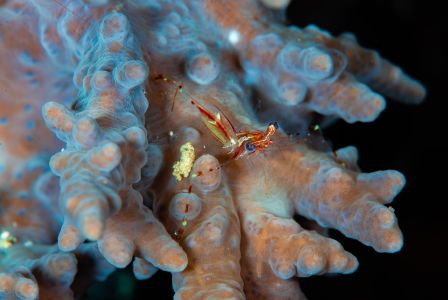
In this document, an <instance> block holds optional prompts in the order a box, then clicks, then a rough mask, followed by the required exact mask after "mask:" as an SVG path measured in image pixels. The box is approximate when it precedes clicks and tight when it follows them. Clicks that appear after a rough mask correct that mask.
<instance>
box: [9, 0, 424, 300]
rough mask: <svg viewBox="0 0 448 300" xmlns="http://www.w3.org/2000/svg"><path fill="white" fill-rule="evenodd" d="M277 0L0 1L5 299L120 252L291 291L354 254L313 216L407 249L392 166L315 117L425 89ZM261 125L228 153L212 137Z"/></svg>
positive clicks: (201, 276)
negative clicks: (370, 166)
mask: <svg viewBox="0 0 448 300" xmlns="http://www.w3.org/2000/svg"><path fill="white" fill-rule="evenodd" d="M288 2H289V1H279V0H263V1H255V0H244V1H243V0H240V1H215V0H204V1H195V0H189V1H187V0H186V1H180V0H179V1H175V0H173V1H169V0H165V1H163V0H160V1H156V0H146V1H145V0H133V1H125V2H113V1H107V0H103V1H101V0H96V1H95V0H90V1H87V0H86V1H80V0H75V1H69V0H67V1H62V0H60V1H50V0H32V1H27V0H14V1H3V2H0V57H2V58H4V57H8V58H9V59H2V60H1V61H0V78H1V83H0V139H1V143H2V144H1V148H0V179H1V190H0V216H1V218H0V228H1V240H0V255H1V256H0V259H1V260H0V298H1V299H15V298H19V299H36V298H37V297H40V299H73V297H75V296H76V295H78V294H79V295H81V294H82V292H83V291H84V290H85V288H86V287H87V286H88V285H89V284H90V283H91V282H92V281H94V280H103V279H105V278H106V277H107V276H108V274H110V273H111V272H112V271H113V270H114V269H115V268H124V267H126V266H128V265H129V264H131V263H132V265H133V271H134V274H135V276H136V278H137V279H147V278H149V277H151V276H152V275H153V274H154V273H155V272H156V271H157V269H161V270H164V271H168V272H171V273H172V276H173V288H174V290H175V298H176V299H246V298H247V299H304V298H305V296H304V295H303V293H302V292H301V290H300V287H299V283H298V278H300V277H309V276H313V275H321V274H326V273H342V274H347V273H352V272H354V271H355V270H356V268H357V267H358V261H357V259H356V258H355V257H354V256H353V255H352V254H351V253H349V252H347V251H345V250H344V249H343V247H342V245H341V244H340V243H339V242H337V241H336V240H334V239H332V238H329V237H328V235H327V228H333V229H336V230H338V231H340V232H341V233H342V234H344V235H345V236H347V237H350V238H353V239H356V240H359V241H360V242H361V243H363V244H365V245H367V246H371V247H373V248H374V249H375V250H376V251H378V252H389V253H392V252H397V251H399V250H400V249H401V247H402V245H403V238H402V234H401V231H400V229H399V227H398V223H397V219H396V217H395V214H394V210H393V208H391V207H390V206H389V203H390V202H391V201H393V199H394V197H395V196H396V195H397V194H398V193H399V192H400V190H401V189H402V188H403V186H404V184H405V178H404V176H403V175H402V174H401V173H400V172H398V171H394V170H381V171H376V172H370V173H363V172H361V170H360V169H359V167H358V165H357V159H358V151H357V149H356V148H355V147H354V146H347V147H344V148H341V149H331V148H330V147H329V146H328V145H327V144H326V143H325V142H324V140H323V138H322V137H321V133H320V131H321V128H325V127H326V126H330V125H331V124H332V123H333V122H334V121H335V120H337V119H342V120H343V121H345V122H348V123H354V122H371V121H373V120H375V119H376V118H377V117H378V116H379V114H380V113H381V112H382V111H383V110H384V108H385V106H386V101H385V99H384V96H387V97H390V98H392V99H395V100H398V101H401V102H404V103H406V104H418V103H420V102H421V101H422V100H423V98H424V97H425V89H424V88H423V87H422V85H421V84H420V83H418V82H417V81H415V80H413V79H412V78H410V77H409V76H407V75H406V74H405V73H403V71H402V70H401V69H400V68H399V67H397V66H395V65H393V64H392V63H390V62H389V61H387V60H385V59H383V58H382V57H381V56H380V55H379V54H378V53H377V52H375V51H373V50H368V49H364V48H362V47H361V46H360V45H359V44H358V42H357V41H356V39H355V37H354V36H353V35H352V34H349V33H346V34H342V35H340V36H337V37H334V36H332V35H331V34H330V33H328V32H326V31H324V30H321V29H319V28H317V27H316V26H312V25H311V26H308V27H305V28H297V27H294V26H289V27H288V26H286V25H285V20H284V17H283V15H284V14H283V10H284V8H285V7H286V6H287V5H288ZM192 103H197V104H199V105H201V107H204V109H205V110H206V113H209V114H210V115H211V116H212V117H213V118H215V119H217V120H218V121H222V122H227V120H229V121H230V122H229V124H230V123H231V124H232V125H227V126H225V127H226V128H224V129H226V130H224V129H223V128H220V129H219V128H218V129H215V130H213V129H211V128H214V127H215V128H216V127H219V126H217V125H216V120H215V123H214V124H212V125H210V124H211V123H213V121H212V122H210V119H209V120H206V118H204V115H205V113H204V111H202V112H201V111H200V109H198V106H197V105H196V106H195V105H193V104H192ZM210 115H209V117H210ZM273 121H276V122H277V124H278V125H279V127H278V128H277V130H276V133H275V134H274V135H273V136H272V144H269V145H268V146H267V147H266V148H265V149H256V151H255V152H252V151H249V150H250V149H249V148H245V151H246V152H244V154H245V155H243V156H242V157H240V158H239V159H234V158H235V156H233V158H232V154H231V153H230V154H229V151H230V152H232V151H235V149H232V148H231V149H230V150H229V149H224V148H223V145H222V140H220V139H219V138H218V139H217V138H216V132H217V130H218V131H219V130H220V131H221V132H222V131H226V132H228V131H235V132H239V133H241V132H264V130H265V129H266V127H267V125H268V124H269V123H271V122H273ZM232 126H233V127H234V128H232ZM187 143H189V144H187ZM244 143H245V142H244ZM185 145H189V146H185ZM243 145H246V144H243ZM192 148H193V149H194V158H193V153H192V151H193V150H192ZM186 149H189V150H188V151H187V150H186ZM173 166H174V167H175V168H176V170H179V169H178V168H181V167H182V172H180V173H175V175H177V176H173ZM190 168H191V170H190ZM176 172H177V171H176ZM179 174H181V175H179ZM295 216H301V217H304V219H303V220H304V222H303V224H299V223H298V222H297V221H296V219H295V218H294V217H295ZM310 296H311V297H312V295H310Z"/></svg>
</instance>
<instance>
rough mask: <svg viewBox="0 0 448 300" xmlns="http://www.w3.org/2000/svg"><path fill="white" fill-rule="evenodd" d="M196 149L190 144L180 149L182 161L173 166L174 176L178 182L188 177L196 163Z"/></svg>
mask: <svg viewBox="0 0 448 300" xmlns="http://www.w3.org/2000/svg"><path fill="white" fill-rule="evenodd" d="M194 158H195V155H194V147H193V145H192V144H191V143H190V142H187V143H185V144H183V145H182V146H181V147H180V160H179V161H176V162H175V163H174V165H173V176H174V177H176V179H177V181H181V180H182V176H183V177H188V175H189V174H190V171H191V168H192V167H193V162H194Z"/></svg>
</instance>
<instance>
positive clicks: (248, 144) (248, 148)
mask: <svg viewBox="0 0 448 300" xmlns="http://www.w3.org/2000/svg"><path fill="white" fill-rule="evenodd" d="M244 148H245V149H246V151H247V152H249V153H252V152H254V151H255V149H256V148H257V147H256V146H255V145H254V144H253V143H251V142H246V144H244Z"/></svg>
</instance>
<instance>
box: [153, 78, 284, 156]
mask: <svg viewBox="0 0 448 300" xmlns="http://www.w3.org/2000/svg"><path fill="white" fill-rule="evenodd" d="M153 80H163V81H165V82H167V83H170V84H175V85H177V88H176V91H175V92H174V96H173V103H172V106H171V111H172V110H173V108H174V103H175V101H176V97H177V96H178V94H179V93H182V92H183V87H184V85H183V84H182V83H179V82H177V81H175V80H172V79H169V78H168V77H166V76H164V75H157V76H155V77H153ZM182 94H184V95H186V96H188V97H189V98H190V103H191V104H192V105H194V106H195V107H196V109H197V110H198V111H199V113H200V115H201V121H202V123H203V124H204V125H205V127H207V129H208V130H209V131H210V132H211V134H212V136H213V137H214V138H215V139H216V140H217V141H218V142H219V143H221V144H222V147H223V148H225V149H229V153H228V154H231V155H232V156H231V158H232V159H234V160H237V159H240V158H243V157H246V156H248V155H253V154H256V153H260V152H261V151H263V150H265V149H266V148H268V147H269V146H270V145H271V144H272V140H271V138H272V136H273V135H274V134H275V133H276V131H277V129H278V124H277V122H272V123H270V124H269V125H268V126H267V128H266V130H265V131H259V130H254V131H237V130H236V129H235V127H234V126H233V124H232V122H230V120H229V118H228V117H227V116H226V115H225V114H224V112H223V111H222V110H220V109H219V108H218V107H216V106H215V108H216V112H211V111H210V110H208V109H206V108H205V107H204V106H203V105H201V104H199V103H198V101H197V100H196V99H194V97H193V96H191V95H190V94H189V93H187V92H184V93H182Z"/></svg>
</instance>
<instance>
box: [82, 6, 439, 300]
mask: <svg viewBox="0 0 448 300" xmlns="http://www.w3.org/2000/svg"><path fill="white" fill-rule="evenodd" d="M232 1H234V0H232ZM443 2H444V1H424V0H380V1H372V0H371V1H362V0H342V1H341V0H336V1H335V0H295V1H294V0H293V3H292V4H291V6H290V8H289V10H288V16H289V20H290V21H291V23H293V24H297V25H299V26H300V27H304V26H306V25H308V24H315V25H317V26H319V27H320V28H322V29H326V30H328V31H330V32H331V33H332V34H333V35H338V34H340V33H342V32H346V31H348V32H353V33H354V34H355V35H356V37H357V38H358V41H359V42H360V44H361V45H363V46H365V47H368V48H372V49H376V50H378V51H379V52H380V53H381V55H382V56H383V57H385V58H387V59H389V60H391V61H392V62H394V63H396V64H397V65H399V66H401V67H402V68H403V69H404V70H405V71H406V72H407V73H408V74H410V75H411V76H413V77H415V78H417V79H419V80H421V81H422V82H423V83H424V85H425V86H426V87H427V89H428V96H427V99H426V101H425V103H424V104H422V105H420V106H407V105H403V104H400V103H394V102H393V101H388V107H387V108H386V110H385V111H384V112H383V113H382V115H381V116H380V117H379V118H378V119H377V120H376V121H375V122H372V123H368V124H361V123H357V124H353V125H348V124H345V123H343V122H339V123H337V124H336V125H335V126H333V127H331V128H330V129H328V130H326V131H325V135H326V136H327V138H329V139H330V140H331V142H332V143H333V145H334V146H335V147H336V148H339V147H342V146H346V145H355V146H357V147H358V149H359V152H360V166H361V168H362V170H363V171H365V172H371V171H376V170H384V169H396V170H399V171H401V172H402V173H404V174H405V175H406V178H407V185H406V187H405V189H404V190H403V192H402V193H401V194H399V195H398V197H397V198H396V199H395V201H394V202H393V204H392V206H393V207H394V208H395V211H396V214H397V216H398V220H399V224H400V227H401V229H402V231H403V234H404V238H405V244H404V247H403V249H402V251H401V252H399V253H396V254H379V253H376V252H375V251H374V250H373V249H371V248H369V247H366V246H364V245H362V244H361V243H359V242H356V241H354V240H350V239H347V238H345V237H344V236H342V235H341V234H339V233H337V232H332V237H333V238H335V239H337V240H338V241H340V242H341V244H342V245H343V246H344V247H345V249H347V250H348V251H350V252H351V253H353V254H354V255H356V256H357V257H358V259H359V262H360V267H359V269H358V271H357V272H356V273H354V274H352V275H342V276H316V277H312V278H308V279H301V285H302V289H303V290H304V292H305V294H306V295H307V296H308V298H309V299H311V300H317V299H330V297H331V298H333V299H394V300H395V299H418V298H419V299H447V297H448V296H446V295H445V293H442V292H445V290H446V287H444V284H445V280H444V278H445V279H446V278H448V276H446V274H447V272H448V262H447V259H446V256H448V251H447V248H446V245H447V242H446V239H447V238H448V234H447V233H448V230H447V224H448V221H447V217H446V215H447V210H446V209H445V208H446V207H447V205H445V203H446V202H447V201H448V199H447V197H446V188H445V185H446V186H448V183H447V182H446V180H447V179H448V176H446V174H447V173H446V172H447V170H448V163H447V159H446V155H447V153H448V147H447V145H446V144H447V141H446V131H445V130H444V129H446V126H445V119H448V114H447V111H446V108H447V105H446V104H445V103H446V102H447V101H448V99H447V97H446V91H447V90H446V88H447V87H448V83H446V78H447V76H446V74H445V73H446V71H447V70H448V47H447V46H446V44H447V43H446V39H447V38H448V24H447V23H448V22H446V19H447V18H448V16H446V10H445V9H443V7H442V4H439V3H443ZM388 100H389V99H388ZM172 295H173V292H172V287H171V276H170V275H169V274H167V273H163V272H158V273H157V274H156V275H155V276H154V277H153V278H151V279H150V280H147V281H143V282H137V281H135V280H134V279H133V276H132V274H131V273H130V271H129V270H121V271H118V272H116V273H114V275H112V276H111V277H110V278H109V279H108V280H107V281H106V282H104V283H100V284H97V285H95V286H94V287H92V288H91V289H90V290H89V292H88V293H87V297H86V299H148V298H150V299H172Z"/></svg>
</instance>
